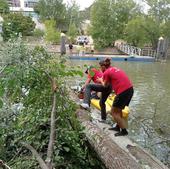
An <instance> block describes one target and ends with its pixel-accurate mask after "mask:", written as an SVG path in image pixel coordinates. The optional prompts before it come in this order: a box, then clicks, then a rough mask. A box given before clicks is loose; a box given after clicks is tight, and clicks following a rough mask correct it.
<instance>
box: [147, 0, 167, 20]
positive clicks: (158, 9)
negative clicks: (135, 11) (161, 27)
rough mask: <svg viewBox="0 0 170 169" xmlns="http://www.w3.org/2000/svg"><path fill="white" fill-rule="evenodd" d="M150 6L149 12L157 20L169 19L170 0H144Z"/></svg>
mask: <svg viewBox="0 0 170 169" xmlns="http://www.w3.org/2000/svg"><path fill="white" fill-rule="evenodd" d="M146 3H147V4H148V5H149V6H150V9H149V14H150V15H151V16H153V17H155V18H156V20H157V22H162V21H165V22H166V21H169V20H170V6H169V4H170V0H146Z"/></svg>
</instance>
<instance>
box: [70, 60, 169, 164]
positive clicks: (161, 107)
mask: <svg viewBox="0 0 170 169" xmlns="http://www.w3.org/2000/svg"><path fill="white" fill-rule="evenodd" d="M69 64H71V65H79V66H80V67H81V69H82V70H84V69H85V68H84V66H83V65H84V64H87V65H95V64H96V65H98V62H97V61H75V60H74V61H73V60H72V61H70V63H69ZM113 65H114V66H117V67H119V68H122V69H123V70H124V71H125V72H126V73H127V74H128V75H129V77H130V79H131V80H132V82H133V84H134V88H135V93H134V96H133V99H132V102H131V104H130V109H131V114H130V118H129V132H130V134H129V137H130V138H131V139H133V140H135V141H136V142H137V143H138V144H140V145H141V146H143V147H145V148H148V149H149V150H150V151H152V153H153V154H154V155H155V156H157V157H158V158H159V159H160V160H161V161H163V162H164V163H165V164H168V165H169V167H170V162H169V161H170V116H169V112H170V101H169V100H170V85H169V84H170V76H169V75H170V62H167V63H164V64H161V63H141V62H139V63H137V62H114V63H113ZM80 79H82V78H79V80H80ZM84 79H85V77H84ZM168 140H169V141H168Z"/></svg>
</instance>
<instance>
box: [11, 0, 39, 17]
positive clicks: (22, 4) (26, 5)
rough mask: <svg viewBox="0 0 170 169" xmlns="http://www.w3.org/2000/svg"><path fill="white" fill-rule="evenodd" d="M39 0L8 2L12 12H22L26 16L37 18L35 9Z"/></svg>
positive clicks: (12, 0)
mask: <svg viewBox="0 0 170 169" xmlns="http://www.w3.org/2000/svg"><path fill="white" fill-rule="evenodd" d="M37 2H38V0H8V3H9V6H10V11H11V12H22V13H23V14H24V15H26V16H32V17H34V18H35V17H37V15H36V13H35V12H34V7H35V5H36V4H37Z"/></svg>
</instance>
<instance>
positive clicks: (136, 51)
mask: <svg viewBox="0 0 170 169" xmlns="http://www.w3.org/2000/svg"><path fill="white" fill-rule="evenodd" d="M115 46H116V47H117V49H118V50H120V51H121V52H123V53H125V54H127V55H130V56H149V57H153V58H156V56H157V51H156V50H152V49H150V48H144V49H141V48H139V47H135V46H131V45H128V44H116V45H115Z"/></svg>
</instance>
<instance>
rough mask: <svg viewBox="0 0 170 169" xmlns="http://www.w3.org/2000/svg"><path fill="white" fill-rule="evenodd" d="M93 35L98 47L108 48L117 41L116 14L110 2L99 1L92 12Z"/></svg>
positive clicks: (107, 0) (106, 0) (105, 0)
mask: <svg viewBox="0 0 170 169" xmlns="http://www.w3.org/2000/svg"><path fill="white" fill-rule="evenodd" d="M91 25H92V26H91V35H92V37H93V39H94V43H95V46H96V47H106V46H108V45H109V44H111V43H112V42H113V40H115V39H116V29H115V27H116V13H115V12H114V11H112V7H111V3H110V1H109V0H97V1H95V3H94V6H93V7H92V10H91Z"/></svg>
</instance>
